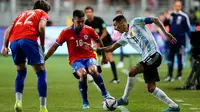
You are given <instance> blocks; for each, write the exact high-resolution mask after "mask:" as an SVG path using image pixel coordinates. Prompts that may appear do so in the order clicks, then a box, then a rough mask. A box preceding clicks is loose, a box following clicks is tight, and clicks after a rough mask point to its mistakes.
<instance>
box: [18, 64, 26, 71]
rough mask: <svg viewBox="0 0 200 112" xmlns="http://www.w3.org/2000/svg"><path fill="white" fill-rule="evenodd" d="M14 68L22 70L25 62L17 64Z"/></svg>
mask: <svg viewBox="0 0 200 112" xmlns="http://www.w3.org/2000/svg"><path fill="white" fill-rule="evenodd" d="M16 68H17V70H24V69H25V68H26V64H25V63H21V64H18V65H17V66H16Z"/></svg>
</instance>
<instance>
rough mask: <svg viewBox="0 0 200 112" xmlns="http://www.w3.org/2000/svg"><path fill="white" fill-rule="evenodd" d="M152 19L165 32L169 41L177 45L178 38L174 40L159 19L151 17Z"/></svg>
mask: <svg viewBox="0 0 200 112" xmlns="http://www.w3.org/2000/svg"><path fill="white" fill-rule="evenodd" d="M151 19H152V21H153V23H155V24H156V25H157V26H158V27H159V28H160V29H161V30H162V31H163V33H164V34H165V35H166V36H167V38H168V40H170V42H171V43H172V44H175V43H176V38H174V37H173V36H172V35H171V34H170V33H168V32H167V31H166V30H165V27H164V25H163V24H162V22H161V21H160V20H159V19H158V18H157V17H151Z"/></svg>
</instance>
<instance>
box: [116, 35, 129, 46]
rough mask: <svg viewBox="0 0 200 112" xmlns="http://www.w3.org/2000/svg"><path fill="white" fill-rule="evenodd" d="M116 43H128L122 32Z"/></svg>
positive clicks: (123, 44)
mask: <svg viewBox="0 0 200 112" xmlns="http://www.w3.org/2000/svg"><path fill="white" fill-rule="evenodd" d="M117 43H118V44H120V45H122V46H125V45H127V44H128V42H127V39H126V38H125V36H124V34H122V37H121V38H120V39H119V40H118V41H117Z"/></svg>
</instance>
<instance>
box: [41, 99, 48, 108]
mask: <svg viewBox="0 0 200 112" xmlns="http://www.w3.org/2000/svg"><path fill="white" fill-rule="evenodd" d="M46 103H47V98H46V97H40V107H44V108H46Z"/></svg>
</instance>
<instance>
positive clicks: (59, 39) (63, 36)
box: [56, 30, 66, 46]
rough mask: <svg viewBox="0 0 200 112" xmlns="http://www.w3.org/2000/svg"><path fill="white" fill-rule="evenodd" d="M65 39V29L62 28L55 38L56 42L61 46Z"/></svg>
mask: <svg viewBox="0 0 200 112" xmlns="http://www.w3.org/2000/svg"><path fill="white" fill-rule="evenodd" d="M65 41H66V40H65V30H62V32H61V33H60V35H59V37H58V38H57V39H56V44H57V45H59V46H62V44H63V43H64V42H65Z"/></svg>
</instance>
